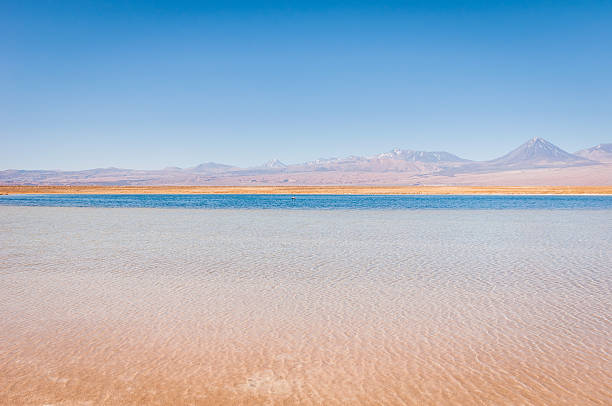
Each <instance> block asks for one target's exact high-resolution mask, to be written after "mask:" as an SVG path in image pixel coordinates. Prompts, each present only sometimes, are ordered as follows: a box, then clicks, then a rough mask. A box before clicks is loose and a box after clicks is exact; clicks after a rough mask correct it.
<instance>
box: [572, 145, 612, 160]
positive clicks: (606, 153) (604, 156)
mask: <svg viewBox="0 0 612 406" xmlns="http://www.w3.org/2000/svg"><path fill="white" fill-rule="evenodd" d="M575 155H578V156H580V157H583V158H586V159H590V160H592V161H598V162H612V144H599V145H596V146H594V147H591V148H587V149H583V150H580V151H578V152H576V153H575Z"/></svg>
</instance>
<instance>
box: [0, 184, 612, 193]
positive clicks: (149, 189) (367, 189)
mask: <svg viewBox="0 0 612 406" xmlns="http://www.w3.org/2000/svg"><path fill="white" fill-rule="evenodd" d="M0 194H5V195H8V194H287V195H300V194H315V195H316V194H339V195H342V194H352V195H362V194H363V195H533V194H543V195H581V194H590V195H612V186H0Z"/></svg>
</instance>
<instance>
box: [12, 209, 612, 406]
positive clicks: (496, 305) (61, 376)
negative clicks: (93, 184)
mask: <svg viewBox="0 0 612 406" xmlns="http://www.w3.org/2000/svg"><path fill="white" fill-rule="evenodd" d="M611 230H612V210H610V209H597V208H596V207H590V209H589V210H582V209H580V210H576V209H572V208H570V207H564V210H549V209H543V208H542V207H540V208H538V209H534V210H527V209H521V210H455V209H452V208H447V209H445V210H419V209H414V210H377V209H370V210H342V209H336V210H316V209H311V210H279V209H273V208H269V209H266V210H263V209H256V210H255V209H248V208H243V209H240V210H236V209H231V210H229V209H216V210H208V209H202V210H188V209H167V208H166V209H156V208H92V207H88V208H75V207H14V206H5V207H0V404H7V405H22V404H24V405H43V404H54V405H81V404H83V405H89V404H90V405H97V404H103V405H117V404H127V405H143V404H164V405H167V404H176V405H208V404H211V405H212V404H232V405H233V404H244V405H250V404H281V405H290V404H312V405H334V404H405V405H449V404H464V405H598V404H599V405H604V404H606V405H607V404H610V401H611V399H612V386H611V384H610V383H611V382H612V372H611V371H612V362H611V357H610V351H611V348H612V347H611V344H612V338H611V337H612V295H611V293H612V292H611V290H612V231H611Z"/></svg>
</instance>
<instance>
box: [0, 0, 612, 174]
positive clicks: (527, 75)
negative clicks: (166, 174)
mask: <svg viewBox="0 0 612 406" xmlns="http://www.w3.org/2000/svg"><path fill="white" fill-rule="evenodd" d="M331 4H332V3H331V2H316V1H305V2H257V1H249V2H233V1H222V2H218V3H215V2H204V1H179V0H173V1H153V0H150V1H132V2H128V1H86V0H78V1H70V0H61V1H59V0H58V1H44V0H37V1H27V0H12V1H11V0H4V1H1V2H0V169H6V168H19V169H85V168H93V167H107V166H117V167H126V168H143V169H155V168H163V167H166V166H180V167H188V166H194V165H196V164H198V163H201V162H205V161H216V162H222V163H228V164H235V165H240V166H250V165H257V164H260V163H262V162H264V161H267V160H269V159H271V158H279V159H281V160H282V161H284V162H286V163H296V162H302V161H307V160H312V159H316V158H319V157H331V156H345V155H351V154H355V155H370V154H375V153H379V152H384V151H387V150H390V149H392V148H394V147H399V148H405V149H419V150H446V151H449V152H452V153H455V154H458V155H459V156H462V157H464V158H469V159H478V160H484V159H491V158H494V157H497V156H499V155H502V154H504V153H506V152H507V151H509V150H510V149H512V148H514V147H516V146H518V145H519V144H520V143H522V142H524V141H525V140H527V139H528V138H531V137H534V136H541V137H543V138H546V139H548V140H549V141H551V142H553V143H554V144H557V145H558V146H560V147H561V148H563V149H566V150H569V151H570V152H573V151H575V150H578V149H581V148H584V147H590V146H593V145H596V144H598V143H603V142H612V1H599V2H591V1H572V2H565V1H561V0H559V1H547V2H541V1H537V0H526V1H503V2H497V1H493V0H491V1H448V2H441V1H433V0H431V1H405V2H382V1H381V2H378V1H377V2H374V1H372V2H358V1H344V2H337V3H335V5H331Z"/></svg>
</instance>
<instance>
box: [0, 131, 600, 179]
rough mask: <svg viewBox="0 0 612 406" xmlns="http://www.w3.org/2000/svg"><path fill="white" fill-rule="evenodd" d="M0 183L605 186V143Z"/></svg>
mask: <svg viewBox="0 0 612 406" xmlns="http://www.w3.org/2000/svg"><path fill="white" fill-rule="evenodd" d="M0 185H6V186H15V185H31V186H45V185H46V186H52V185H54V186H86V185H98V186H168V185H172V186H241V187H242V186H290V185H295V186H298V185H320V186H342V185H351V186H357V185H359V186H369V185H381V186H382V185H402V186H453V185H454V186H542V185H546V186H612V144H600V145H597V146H595V147H592V148H589V149H585V150H581V151H577V152H576V153H574V154H571V153H568V152H566V151H564V150H562V149H561V148H559V147H557V146H555V145H553V144H551V143H550V142H548V141H546V140H543V139H541V138H537V137H536V138H533V139H531V140H529V141H527V142H525V143H524V144H523V145H521V146H519V147H518V148H516V149H515V150H513V151H510V152H509V153H508V154H506V155H504V156H501V157H499V158H496V159H493V160H489V161H470V160H467V159H463V158H460V157H458V156H456V155H453V154H451V153H448V152H443V151H436V152H429V151H412V150H402V149H394V150H391V151H389V152H386V153H382V154H378V155H374V156H370V157H359V156H349V157H344V158H330V159H318V160H315V161H311V162H305V163H300V164H293V165H285V164H284V163H282V162H280V161H279V160H272V161H269V162H267V163H265V164H264V165H261V166H258V167H252V168H239V167H236V166H231V165H224V164H218V163H214V162H207V163H203V164H200V165H197V166H195V167H192V168H174V167H172V168H165V169H161V170H137V169H121V168H98V169H88V170H83V171H61V170H17V169H8V170H4V171H0Z"/></svg>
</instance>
